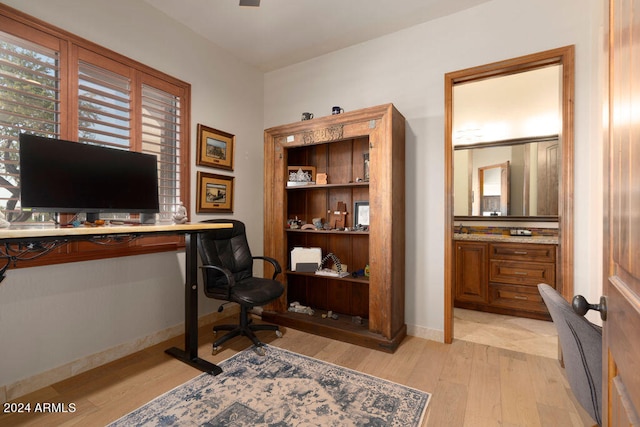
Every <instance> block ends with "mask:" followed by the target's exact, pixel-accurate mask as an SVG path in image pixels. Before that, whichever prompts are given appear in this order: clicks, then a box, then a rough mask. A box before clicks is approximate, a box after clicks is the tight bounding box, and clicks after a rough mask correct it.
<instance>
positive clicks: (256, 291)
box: [231, 277, 284, 307]
mask: <svg viewBox="0 0 640 427" xmlns="http://www.w3.org/2000/svg"><path fill="white" fill-rule="evenodd" d="M283 293H284V287H283V286H282V284H281V283H279V282H276V281H275V280H271V279H264V278H262V277H250V278H248V279H244V280H242V281H241V282H239V283H238V282H236V285H235V286H234V287H233V289H232V291H231V300H232V301H234V302H237V303H238V304H242V305H245V306H248V307H255V306H257V305H263V304H266V303H268V302H271V301H273V300H274V299H276V298H278V297H280V295H282V294H283Z"/></svg>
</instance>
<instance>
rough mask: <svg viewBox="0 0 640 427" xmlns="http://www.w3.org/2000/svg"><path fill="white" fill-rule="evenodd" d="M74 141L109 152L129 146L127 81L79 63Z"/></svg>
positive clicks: (128, 89)
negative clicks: (75, 134)
mask: <svg viewBox="0 0 640 427" xmlns="http://www.w3.org/2000/svg"><path fill="white" fill-rule="evenodd" d="M78 141H80V142H86V143H90V144H96V145H101V146H106V147H112V148H127V149H129V148H130V146H131V144H130V141H131V81H130V79H129V78H128V77H125V76H121V75H119V74H116V73H114V72H112V71H108V70H105V69H102V68H100V67H98V66H95V65H92V64H88V63H86V62H84V61H80V63H79V66H78Z"/></svg>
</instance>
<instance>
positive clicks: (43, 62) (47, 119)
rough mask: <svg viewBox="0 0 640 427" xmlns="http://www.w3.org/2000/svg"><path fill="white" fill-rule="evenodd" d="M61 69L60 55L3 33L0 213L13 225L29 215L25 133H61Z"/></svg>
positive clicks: (0, 48) (0, 59) (0, 53)
mask: <svg viewBox="0 0 640 427" xmlns="http://www.w3.org/2000/svg"><path fill="white" fill-rule="evenodd" d="M58 67H59V65H58V52H56V51H54V50H51V49H47V48H45V47H42V46H39V45H37V44H34V43H31V42H28V41H26V40H23V39H20V38H17V37H14V36H11V35H9V34H7V33H4V32H0V210H1V211H2V212H3V213H4V214H5V216H6V217H7V219H8V220H9V221H24V220H26V219H28V218H29V217H30V214H28V213H22V212H21V211H20V203H19V195H20V182H19V181H20V179H19V178H20V176H19V159H18V136H19V134H20V132H29V133H34V134H37V135H40V136H48V137H57V136H58V135H59V134H60V93H59V87H60V76H59V68H58ZM40 217H41V218H39V219H47V218H48V215H46V214H40Z"/></svg>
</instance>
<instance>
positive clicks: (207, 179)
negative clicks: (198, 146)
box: [196, 171, 234, 213]
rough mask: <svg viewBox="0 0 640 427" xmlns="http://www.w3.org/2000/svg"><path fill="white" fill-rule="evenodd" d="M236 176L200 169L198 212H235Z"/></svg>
mask: <svg viewBox="0 0 640 427" xmlns="http://www.w3.org/2000/svg"><path fill="white" fill-rule="evenodd" d="M233 183H234V177H232V176H226V175H217V174H212V173H206V172H201V171H198V194H197V202H196V212H197V213H227V212H233Z"/></svg>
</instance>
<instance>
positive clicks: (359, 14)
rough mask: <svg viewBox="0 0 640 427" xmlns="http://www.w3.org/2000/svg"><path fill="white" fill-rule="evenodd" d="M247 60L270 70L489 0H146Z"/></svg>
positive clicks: (241, 58)
mask: <svg viewBox="0 0 640 427" xmlns="http://www.w3.org/2000/svg"><path fill="white" fill-rule="evenodd" d="M145 1H146V2H147V3H148V4H150V5H151V6H153V7H155V8H157V9H159V10H160V11H162V12H164V13H165V14H166V15H168V16H170V17H171V18H173V19H175V20H176V21H178V22H181V23H182V24H184V25H185V26H187V27H189V28H190V29H192V30H193V31H194V32H196V33H198V34H200V35H201V36H203V37H205V38H206V39H208V40H210V41H212V42H213V43H215V44H216V45H218V46H219V47H221V48H223V49H225V50H227V51H229V52H231V53H232V54H233V55H234V56H236V57H237V58H239V59H240V60H242V61H243V62H245V63H247V64H250V65H252V66H254V67H256V68H258V69H260V70H262V71H271V70H275V69H278V68H282V67H286V66H288V65H291V64H295V63H297V62H301V61H305V60H307V59H311V58H314V57H316V56H320V55H323V54H326V53H329V52H332V51H335V50H339V49H342V48H345V47H348V46H351V45H355V44H358V43H362V42H364V41H367V40H371V39H374V38H377V37H380V36H383V35H385V34H389V33H393V32H395V31H399V30H401V29H404V28H408V27H411V26H414V25H417V24H420V23H423V22H427V21H430V20H433V19H437V18H440V17H443V16H446V15H450V14H453V13H456V12H459V11H461V10H464V9H468V8H471V7H474V6H477V5H479V4H481V3H486V2H488V1H491V0H262V2H261V5H260V7H241V6H239V0H182V1H176V0H145Z"/></svg>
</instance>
